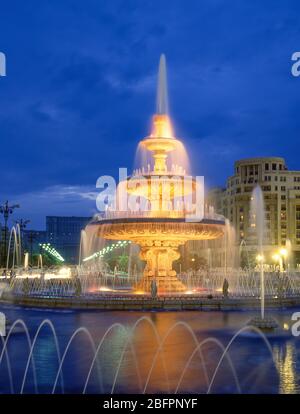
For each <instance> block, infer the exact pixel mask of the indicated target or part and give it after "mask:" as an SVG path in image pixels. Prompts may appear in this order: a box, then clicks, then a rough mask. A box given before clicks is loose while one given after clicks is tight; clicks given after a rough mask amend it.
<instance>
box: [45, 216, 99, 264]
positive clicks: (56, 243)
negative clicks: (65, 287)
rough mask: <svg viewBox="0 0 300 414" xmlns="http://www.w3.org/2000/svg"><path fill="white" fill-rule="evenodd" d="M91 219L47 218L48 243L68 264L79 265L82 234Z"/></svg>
mask: <svg viewBox="0 0 300 414" xmlns="http://www.w3.org/2000/svg"><path fill="white" fill-rule="evenodd" d="M90 220H91V217H61V216H47V217H46V239H47V240H46V241H47V242H48V243H51V245H52V246H53V247H55V249H56V250H57V251H58V252H59V253H60V255H61V256H62V257H63V258H64V259H65V261H66V262H67V263H73V264H74V263H77V261H78V255H79V246H80V233H81V230H82V229H84V228H85V226H86V225H87V224H88V222H89V221H90Z"/></svg>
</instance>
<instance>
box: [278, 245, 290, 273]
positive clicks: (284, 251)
mask: <svg viewBox="0 0 300 414" xmlns="http://www.w3.org/2000/svg"><path fill="white" fill-rule="evenodd" d="M279 253H280V256H281V258H282V259H281V260H282V268H283V270H286V258H287V256H288V251H287V249H285V248H284V247H282V248H281V249H280V251H279Z"/></svg>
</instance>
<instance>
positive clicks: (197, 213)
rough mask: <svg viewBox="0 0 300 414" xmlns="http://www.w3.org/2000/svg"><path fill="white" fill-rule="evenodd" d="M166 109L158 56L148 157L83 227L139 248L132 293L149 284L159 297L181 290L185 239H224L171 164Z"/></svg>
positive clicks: (197, 193) (217, 219) (218, 223)
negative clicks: (178, 267)
mask: <svg viewBox="0 0 300 414" xmlns="http://www.w3.org/2000/svg"><path fill="white" fill-rule="evenodd" d="M167 108H168V102H167V87H166V63H165V57H164V55H162V56H161V59H160V65H159V82H158V93H157V113H156V114H155V115H154V117H153V127H152V133H151V134H150V136H147V137H146V138H144V139H143V140H142V141H141V143H140V147H141V148H142V149H143V150H144V151H145V152H146V153H147V155H149V154H150V157H151V158H150V162H149V163H148V164H147V165H143V166H142V168H140V169H138V170H136V171H135V172H134V174H133V175H132V176H131V177H129V178H127V179H126V180H124V181H122V182H120V184H119V186H118V189H117V195H116V205H115V206H114V208H111V207H110V206H109V207H108V209H107V211H106V213H105V215H104V216H103V217H102V216H101V217H98V218H97V219H95V220H94V222H93V223H92V224H90V225H89V226H88V228H90V227H93V229H95V226H96V229H97V236H98V237H99V238H100V239H102V240H112V241H114V240H119V241H120V240H128V241H131V242H132V243H134V244H135V245H138V246H139V247H140V258H141V259H142V260H143V261H145V262H146V266H145V269H144V272H143V277H142V279H141V280H140V281H139V282H138V284H137V285H136V286H135V288H136V290H138V291H142V292H149V291H150V286H151V282H152V281H154V280H155V283H156V285H157V288H158V292H159V293H171V292H184V291H186V290H187V288H186V286H185V285H184V284H183V283H182V282H181V281H180V280H179V279H178V278H177V275H176V271H175V270H174V269H173V262H174V261H176V260H178V259H179V257H180V253H179V247H180V246H183V245H184V244H185V243H186V242H187V241H189V240H211V239H216V238H219V237H221V236H223V234H224V218H223V217H222V216H218V215H216V214H214V212H213V211H212V210H211V209H210V211H209V212H205V211H204V210H205V209H204V203H203V200H201V195H203V183H202V182H199V181H198V180H196V179H195V178H193V177H191V176H189V175H187V173H186V171H185V169H184V168H183V167H182V166H179V165H174V164H173V165H172V163H171V158H172V154H173V153H176V152H178V149H180V148H182V143H181V141H180V140H178V139H177V138H175V137H174V134H173V131H172V125H171V120H170V117H169V116H168V114H167ZM202 205H203V207H202ZM87 231H88V230H87ZM93 234H94V230H93Z"/></svg>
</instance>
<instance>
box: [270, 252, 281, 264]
mask: <svg viewBox="0 0 300 414" xmlns="http://www.w3.org/2000/svg"><path fill="white" fill-rule="evenodd" d="M272 259H273V260H274V261H275V262H279V260H280V256H279V254H277V253H275V254H273V256H272Z"/></svg>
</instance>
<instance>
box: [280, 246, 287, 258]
mask: <svg viewBox="0 0 300 414" xmlns="http://www.w3.org/2000/svg"><path fill="white" fill-rule="evenodd" d="M279 253H280V255H281V256H282V257H287V255H288V251H287V249H285V248H282V249H280V251H279Z"/></svg>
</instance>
